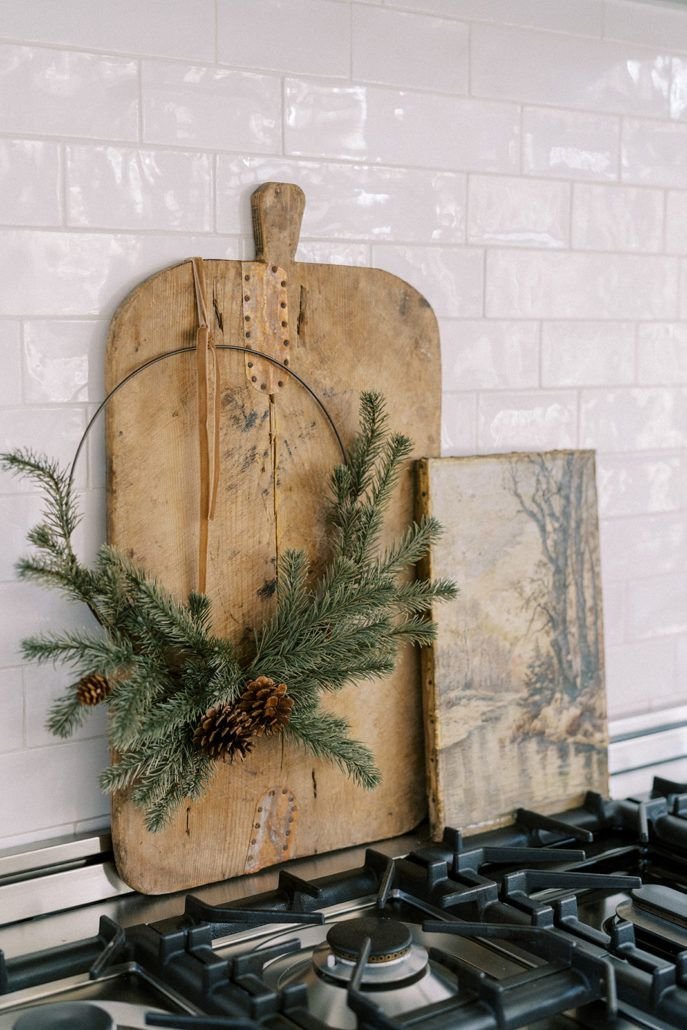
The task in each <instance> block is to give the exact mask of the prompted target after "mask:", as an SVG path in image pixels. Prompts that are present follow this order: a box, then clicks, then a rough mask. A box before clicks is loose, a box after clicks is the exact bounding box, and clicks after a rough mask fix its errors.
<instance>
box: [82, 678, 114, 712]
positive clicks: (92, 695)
mask: <svg viewBox="0 0 687 1030" xmlns="http://www.w3.org/2000/svg"><path fill="white" fill-rule="evenodd" d="M111 689H112V687H111V685H110V683H109V681H108V680H107V679H105V677H104V676H101V675H100V673H99V672H92V673H91V674H90V676H83V677H82V678H81V679H80V680H79V682H78V684H77V686H76V696H77V698H78V701H79V704H80V705H98V704H100V702H101V701H104V700H105V698H106V697H107V695H108V694H109V693H110V690H111Z"/></svg>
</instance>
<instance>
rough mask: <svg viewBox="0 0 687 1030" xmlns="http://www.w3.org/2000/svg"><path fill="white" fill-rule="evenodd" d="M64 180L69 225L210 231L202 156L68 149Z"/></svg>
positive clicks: (206, 162)
mask: <svg viewBox="0 0 687 1030" xmlns="http://www.w3.org/2000/svg"><path fill="white" fill-rule="evenodd" d="M65 174H66V180H67V221H68V223H69V224H70V225H78V226H89V227H90V226H102V227H104V228H114V229H172V230H184V231H186V232H209V231H210V230H211V229H212V228H213V212H212V195H213V194H212V189H213V186H212V179H213V174H212V158H211V157H210V156H209V155H208V154H199V153H186V152H177V151H173V150H140V149H135V150H134V149H128V148H127V149H124V148H122V147H106V146H97V147H93V146H69V147H67V148H66V160H65Z"/></svg>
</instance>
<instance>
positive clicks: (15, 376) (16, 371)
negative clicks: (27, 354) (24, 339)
mask: <svg viewBox="0 0 687 1030" xmlns="http://www.w3.org/2000/svg"><path fill="white" fill-rule="evenodd" d="M20 335H21V326H20V324H19V322H9V321H5V320H0V367H2V375H0V405H2V406H4V405H15V404H21V401H22V380H21V342H20Z"/></svg>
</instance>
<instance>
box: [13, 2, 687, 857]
mask: <svg viewBox="0 0 687 1030" xmlns="http://www.w3.org/2000/svg"><path fill="white" fill-rule="evenodd" d="M0 37H2V40H3V42H2V43H0V94H1V96H2V103H1V105H0V223H2V224H4V225H5V226H6V229H5V231H4V233H3V244H2V248H1V250H0V347H2V376H1V377H0V446H2V447H3V448H7V447H11V446H16V445H19V444H29V445H33V446H35V447H36V448H38V449H41V450H46V451H48V452H49V453H51V454H54V455H56V456H57V457H59V458H61V459H63V460H65V461H67V460H69V459H70V458H71V456H72V454H73V452H74V448H75V444H76V441H77V440H78V438H79V436H80V434H81V432H82V430H83V428H84V425H85V421H86V419H87V417H88V415H89V413H90V412H91V411H92V410H93V407H94V405H95V404H96V403H97V402H98V400H99V399H100V398H101V396H102V364H103V349H104V341H105V333H106V327H107V322H108V320H109V319H110V317H111V316H112V313H113V311H114V309H115V307H116V305H117V304H118V303H119V301H121V299H122V298H123V297H124V296H125V295H126V293H127V292H128V291H129V290H130V289H131V288H132V287H133V286H134V285H135V284H136V283H137V282H139V281H140V280H141V279H142V278H143V277H145V276H147V275H149V274H150V273H152V272H154V271H155V270H157V269H159V268H161V267H163V266H165V265H168V264H170V263H173V262H175V261H179V260H183V259H185V258H187V257H189V256H190V255H192V254H202V255H204V256H207V257H226V258H238V257H243V256H245V257H252V242H251V236H250V225H249V205H248V197H249V194H250V192H251V191H252V189H253V188H254V186H256V185H257V184H258V183H260V182H261V181H264V180H267V179H281V180H287V181H293V182H298V183H300V184H301V186H302V187H303V188H304V190H305V192H306V195H307V208H306V213H305V218H304V223H303V242H302V245H301V248H300V251H299V256H300V257H301V258H302V259H303V260H318V261H335V262H339V261H340V262H348V263H359V264H363V265H374V266H377V267H381V268H386V269H388V270H390V271H392V272H394V273H396V274H398V275H400V276H402V277H404V278H405V279H407V280H408V281H410V282H411V283H413V285H415V286H416V287H418V288H419V289H420V290H422V291H423V292H424V293H425V294H426V295H427V297H428V298H429V300H430V301H431V303H432V304H433V306H434V308H435V310H436V312H437V314H438V315H439V317H440V321H441V330H442V338H443V359H444V390H445V393H444V419H443V441H444V442H443V449H444V453H446V454H469V453H474V452H489V451H493V450H510V449H516V448H524V449H528V448H554V447H593V448H597V450H598V481H599V494H600V505H601V516H602V550H603V572H604V584H605V597H604V603H605V619H606V643H607V660H608V662H607V664H608V669H607V679H608V689H609V699H610V710H611V715H612V716H614V717H619V716H623V715H631V714H634V713H641V712H646V711H649V710H651V709H661V708H668V707H670V706H673V705H678V704H684V703H685V702H686V701H687V684H686V683H685V673H686V672H687V588H686V580H687V575H686V565H687V465H686V452H685V445H686V444H687V7H685V6H682V5H668V4H661V3H634V2H632V0H605V2H604V0H386V2H381V0H379V2H372V0H370V2H363V0H360V2H358V0H216V2H215V0H164V2H162V0H135V2H134V0H116V2H115V0H98V2H97V3H93V2H92V0H59V2H56V0H0ZM103 464H104V456H103V452H102V443H101V442H100V441H99V440H97V439H96V440H95V442H94V443H93V445H92V447H91V451H90V453H89V454H88V455H87V460H85V461H84V462H83V463H82V467H81V469H80V473H79V475H80V486H81V488H82V490H83V501H84V506H85V509H86V512H87V518H86V520H85V523H84V528H83V530H82V545H83V547H84V548H85V550H86V552H87V553H90V552H92V551H93V549H94V547H95V546H96V545H97V543H98V542H99V541H100V539H101V538H102V535H103V521H104V520H103V510H104V482H103ZM0 513H1V516H2V533H1V534H0V577H1V580H2V582H0V611H1V612H2V618H1V619H0V727H1V728H0V782H1V783H2V784H3V800H2V803H1V804H0V812H1V813H2V823H1V826H0V846H2V845H8V844H11V843H21V842H22V841H29V840H32V839H36V838H38V837H46V836H51V835H56V834H59V833H62V832H68V831H71V830H72V829H74V828H76V829H86V828H88V827H90V826H95V825H101V824H102V823H103V821H104V820H105V819H106V812H107V803H106V801H105V800H104V799H103V798H102V797H101V796H100V795H99V793H98V789H97V786H96V772H97V769H98V768H99V767H100V766H101V764H102V763H103V762H104V760H105V755H106V747H105V740H104V735H103V731H104V722H103V721H102V720H101V719H100V718H98V717H96V718H95V720H94V721H93V722H92V723H91V724H90V726H89V727H88V728H87V729H86V730H84V731H82V732H81V734H80V737H79V739H78V740H76V741H73V742H68V743H56V742H55V740H54V739H53V738H50V737H49V736H48V735H47V733H46V731H45V729H44V728H43V722H44V716H45V712H46V708H47V706H48V705H49V703H50V701H51V699H52V698H53V697H54V696H55V694H56V693H57V692H58V691H59V690H60V689H61V688H62V686H63V685H64V682H65V677H64V675H63V673H61V672H58V673H55V672H54V671H53V670H51V669H49V670H42V669H38V670H37V669H35V668H22V667H21V665H20V660H19V657H18V651H17V644H18V641H19V640H20V639H21V637H22V636H24V635H26V634H28V633H31V632H34V631H36V630H38V629H41V628H46V627H49V626H55V627H57V626H63V625H65V624H67V625H69V624H73V623H74V622H75V621H78V619H79V614H78V613H77V612H75V611H73V610H72V609H70V608H68V607H67V606H66V605H64V604H62V603H61V602H60V601H59V600H57V599H55V598H51V597H48V596H46V595H45V594H43V593H40V592H38V591H37V590H35V589H33V588H30V587H28V586H26V585H24V584H19V583H17V582H16V581H15V580H14V578H13V572H12V563H13V561H14V560H15V558H16V557H17V556H18V554H19V553H20V552H21V550H22V547H23V540H24V535H25V532H26V530H27V528H28V527H29V526H30V525H31V523H32V521H33V520H34V519H35V517H36V515H37V499H36V497H35V496H34V495H33V494H32V493H31V492H30V491H28V490H26V489H25V488H24V487H23V486H22V485H21V484H19V483H17V482H16V481H14V480H12V479H10V478H8V477H3V478H2V480H1V481H0Z"/></svg>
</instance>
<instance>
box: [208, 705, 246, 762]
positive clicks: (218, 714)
mask: <svg viewBox="0 0 687 1030" xmlns="http://www.w3.org/2000/svg"><path fill="white" fill-rule="evenodd" d="M252 735H253V728H252V726H251V722H250V719H249V718H248V716H247V715H246V713H245V712H242V711H239V710H238V708H237V707H236V705H227V704H219V705H215V706H214V707H213V708H208V710H207V712H206V713H205V715H204V716H203V718H202V719H201V720H200V723H199V725H198V727H197V728H196V731H195V733H194V734H193V743H194V744H195V745H196V747H198V748H200V749H201V750H202V751H205V753H206V754H208V755H209V756H210V757H211V758H221V759H222V761H223V762H226V760H227V759H229V761H230V762H233V760H234V759H235V758H240V759H244V758H245V757H246V755H247V754H248V753H249V752H250V751H252V750H253V741H252V740H251V739H250V738H251V736H252Z"/></svg>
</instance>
